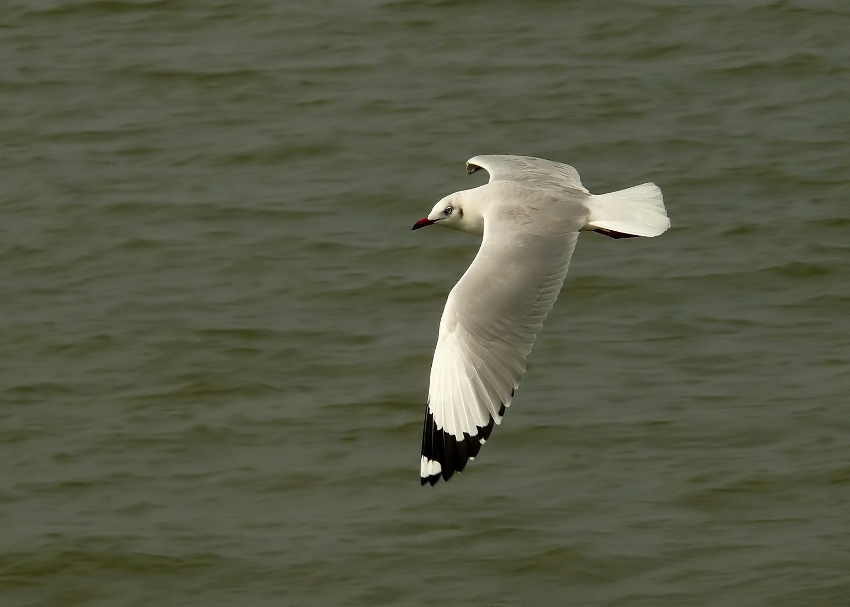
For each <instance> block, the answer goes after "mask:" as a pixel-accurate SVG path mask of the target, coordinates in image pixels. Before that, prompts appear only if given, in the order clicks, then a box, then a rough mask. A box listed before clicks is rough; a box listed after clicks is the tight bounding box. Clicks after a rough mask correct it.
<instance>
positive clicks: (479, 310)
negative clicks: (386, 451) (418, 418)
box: [421, 156, 578, 485]
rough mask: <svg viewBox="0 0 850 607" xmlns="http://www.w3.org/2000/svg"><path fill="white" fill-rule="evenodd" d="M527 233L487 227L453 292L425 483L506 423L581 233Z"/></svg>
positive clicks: (429, 411) (438, 365) (430, 408)
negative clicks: (526, 361) (532, 349)
mask: <svg viewBox="0 0 850 607" xmlns="http://www.w3.org/2000/svg"><path fill="white" fill-rule="evenodd" d="M477 158H493V157H492V156H490V157H477ZM473 160H474V159H473ZM485 163H486V164H490V163H489V162H485ZM485 168H486V167H485ZM489 170H490V169H489V168H488V171H489ZM522 227H523V226H519V225H517V224H515V223H513V222H510V221H496V222H489V223H488V222H485V226H484V239H483V241H482V243H481V249H480V250H479V251H478V254H477V255H476V257H475V259H474V260H473V262H472V264H471V265H470V266H469V268H468V269H467V271H466V273H465V274H464V275H463V277H462V278H461V279H460V281H459V282H458V283H457V285H455V287H454V288H453V289H452V291H451V293H450V294H449V298H448V301H447V302H446V307H445V310H444V311H443V317H442V319H441V321H440V334H439V338H438V340H437V349H436V351H435V352H434V361H433V363H432V365H431V384H430V388H429V391H428V405H427V407H426V409H425V425H424V429H423V433H422V456H421V477H422V484H423V485H424V484H425V483H430V484H431V485H434V484H435V483H436V482H437V481H438V480H439V478H440V477H441V476H442V477H443V479H444V480H448V479H449V477H451V476H452V474H454V472H456V471H457V472H460V471H462V470H463V468H464V466H466V463H467V461H468V460H469V459H472V458H474V457H475V456H476V455H477V454H478V451H479V450H480V449H481V445H482V444H484V441H485V440H487V438H488V437H489V436H490V432H491V431H492V430H493V425H494V424H499V423H501V420H502V416H503V415H504V413H505V408H506V407H508V406H509V405H510V404H511V399H512V398H513V395H514V390H515V389H516V387H517V386H518V385H519V380H520V378H521V377H522V375H523V373H524V372H525V360H526V357H527V356H528V354H529V353H530V352H531V348H532V346H533V344H534V340H535V339H536V338H537V334H538V332H539V331H540V329H541V327H542V326H543V321H544V320H545V319H546V316H547V314H549V311H550V310H551V309H552V305H553V304H554V303H555V300H556V299H557V297H558V293H559V292H560V290H561V286H562V285H563V283H564V277H565V276H566V274H567V269H568V267H569V263H570V258H571V257H572V253H573V249H574V248H575V244H576V239H577V238H578V232H577V231H573V230H570V231H557V230H551V232H552V233H540V231H538V230H536V231H535V233H530V232H528V231H527V230H525V229H522ZM577 229H578V227H577V226H576V227H575V228H574V230H577Z"/></svg>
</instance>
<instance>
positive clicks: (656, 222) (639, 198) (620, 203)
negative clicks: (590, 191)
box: [583, 183, 670, 238]
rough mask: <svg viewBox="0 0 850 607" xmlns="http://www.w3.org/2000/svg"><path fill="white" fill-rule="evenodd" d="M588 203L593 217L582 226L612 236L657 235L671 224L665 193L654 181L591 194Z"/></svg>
mask: <svg viewBox="0 0 850 607" xmlns="http://www.w3.org/2000/svg"><path fill="white" fill-rule="evenodd" d="M587 206H588V208H589V209H590V218H589V219H588V221H587V225H586V226H585V227H584V228H583V229H584V230H593V231H594V232H600V233H602V234H605V235H606V236H610V237H611V238H629V237H632V236H658V235H659V234H663V233H664V232H666V231H667V228H669V227H670V220H669V219H667V210H666V209H665V208H664V197H663V196H662V195H661V189H660V188H659V187H658V186H657V185H655V184H654V183H644V184H641V185H636V186H635V187H633V188H628V189H626V190H620V191H618V192H611V193H609V194H601V195H599V196H591V197H590V202H588V205H587Z"/></svg>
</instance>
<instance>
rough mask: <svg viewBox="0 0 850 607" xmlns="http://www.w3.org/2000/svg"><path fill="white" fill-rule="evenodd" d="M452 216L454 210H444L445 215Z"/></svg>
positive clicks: (448, 208) (449, 208) (447, 208)
mask: <svg viewBox="0 0 850 607" xmlns="http://www.w3.org/2000/svg"><path fill="white" fill-rule="evenodd" d="M451 214H452V208H451V207H446V208H445V209H444V210H443V215H451Z"/></svg>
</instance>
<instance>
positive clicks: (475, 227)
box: [412, 188, 484, 236]
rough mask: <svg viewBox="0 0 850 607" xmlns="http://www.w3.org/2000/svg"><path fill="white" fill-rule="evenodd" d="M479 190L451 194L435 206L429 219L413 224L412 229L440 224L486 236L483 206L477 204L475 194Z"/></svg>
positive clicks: (425, 218) (429, 214)
mask: <svg viewBox="0 0 850 607" xmlns="http://www.w3.org/2000/svg"><path fill="white" fill-rule="evenodd" d="M477 189H478V188H475V189H473V190H464V191H462V192H455V193H454V194H449V195H448V196H446V197H445V198H443V199H442V200H441V201H440V202H438V203H437V204H436V205H434V208H433V209H431V212H430V213H428V216H427V217H423V218H422V219H420V220H419V221H417V222H416V223H415V224H413V228H412V229H414V230H418V229H419V228H424V227H425V226H429V225H432V224H435V223H439V224H440V225H442V226H445V227H447V228H452V229H453V230H460V231H461V232H469V233H470V234H478V235H479V236H481V235H482V234H484V216H483V215H482V213H481V205H479V204H477V202H478V200H477V199H478V198H479V197H478V196H475V195H474V194H473V192H475V190H477Z"/></svg>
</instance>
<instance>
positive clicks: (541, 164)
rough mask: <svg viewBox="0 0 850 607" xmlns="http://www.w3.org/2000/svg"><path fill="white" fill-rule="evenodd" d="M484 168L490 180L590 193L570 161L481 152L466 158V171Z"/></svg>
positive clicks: (470, 172)
mask: <svg viewBox="0 0 850 607" xmlns="http://www.w3.org/2000/svg"><path fill="white" fill-rule="evenodd" d="M478 169H484V170H485V171H487V172H488V173H489V174H490V182H491V183H492V182H494V181H521V182H524V183H526V184H527V185H531V186H534V187H539V188H553V189H572V190H578V191H580V192H582V193H585V194H589V193H590V192H589V191H588V190H587V189H586V188H585V187H584V186H583V185H582V184H581V178H580V177H579V174H578V171H576V170H575V168H573V167H571V166H570V165H568V164H563V163H561V162H554V161H552V160H544V159H543V158H534V157H532V156H507V155H482V156H475V157H473V158H470V159H469V160H467V161H466V172H467V173H469V174H472V173H474V172H475V171H477V170H478Z"/></svg>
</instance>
